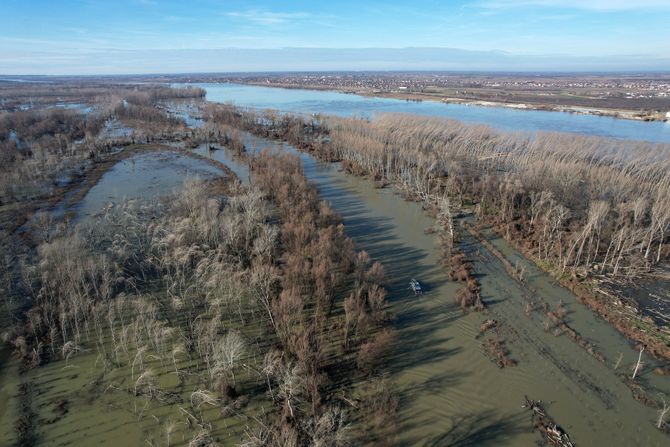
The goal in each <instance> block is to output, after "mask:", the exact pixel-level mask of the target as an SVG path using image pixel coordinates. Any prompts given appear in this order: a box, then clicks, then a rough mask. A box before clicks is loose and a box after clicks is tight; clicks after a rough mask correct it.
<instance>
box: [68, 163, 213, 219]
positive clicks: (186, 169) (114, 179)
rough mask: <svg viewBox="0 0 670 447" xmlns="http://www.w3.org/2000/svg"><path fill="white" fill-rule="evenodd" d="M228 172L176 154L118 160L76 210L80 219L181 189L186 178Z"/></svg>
mask: <svg viewBox="0 0 670 447" xmlns="http://www.w3.org/2000/svg"><path fill="white" fill-rule="evenodd" d="M222 175H225V173H224V172H223V171H222V170H221V169H219V168H217V167H215V166H212V165H210V164H209V163H207V162H206V161H203V160H198V159H195V158H191V157H189V156H187V155H183V154H178V153H176V152H169V151H165V152H147V153H139V154H135V155H132V156H130V157H128V158H126V159H124V160H121V161H119V162H118V163H117V164H116V165H114V166H113V167H112V168H111V169H110V170H109V171H108V172H106V173H105V174H104V175H103V176H102V178H101V179H100V181H99V182H98V183H97V184H96V185H95V186H94V187H93V188H91V190H90V191H89V192H88V193H87V194H86V196H85V197H84V199H83V200H82V201H81V202H80V203H79V204H78V205H77V206H76V207H75V211H76V212H77V214H78V215H79V216H91V215H93V214H95V213H97V212H99V211H100V210H101V209H102V208H103V207H104V206H105V205H107V204H109V203H119V202H120V201H122V200H124V199H135V198H142V199H150V198H153V197H157V196H160V195H164V194H168V193H170V192H172V191H173V190H175V189H176V188H179V187H181V186H182V185H183V184H184V180H186V179H187V178H189V177H191V178H195V177H199V178H201V179H209V178H213V177H215V176H222Z"/></svg>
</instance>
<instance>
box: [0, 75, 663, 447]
mask: <svg viewBox="0 0 670 447" xmlns="http://www.w3.org/2000/svg"><path fill="white" fill-rule="evenodd" d="M26 88H27V91H26V92H25V93H22V94H19V93H20V91H19V93H16V94H15V97H16V98H19V99H13V100H12V101H7V102H6V104H10V106H11V107H6V109H7V110H6V111H5V112H3V114H2V115H0V126H1V127H0V129H1V130H2V132H0V136H2V140H0V144H2V157H3V160H4V161H5V163H3V164H2V169H3V176H2V184H1V185H0V186H1V190H0V191H1V194H0V197H1V198H2V199H1V200H2V202H1V203H0V205H1V208H0V216H2V222H3V224H2V230H3V231H2V234H0V243H1V244H2V251H3V255H4V256H3V258H2V259H1V260H0V261H1V262H3V264H2V275H3V276H2V284H1V285H0V286H1V287H2V289H1V290H0V292H2V296H3V298H4V308H5V312H4V314H5V318H4V319H3V322H4V324H3V326H5V330H4V333H3V339H4V341H5V343H6V344H5V346H6V348H8V349H11V350H12V351H13V352H14V354H15V356H16V357H17V358H18V359H20V371H19V380H18V381H17V382H16V393H15V397H14V399H13V401H12V404H14V405H15V407H16V411H15V414H13V427H14V438H15V439H14V441H15V443H16V444H17V445H35V444H38V443H40V442H41V441H43V440H47V439H48V438H47V439H45V438H44V432H47V431H49V430H50V429H49V428H48V426H49V425H53V426H54V427H56V426H58V424H57V422H59V421H63V420H68V418H71V417H73V413H76V411H78V409H80V408H85V407H84V406H83V404H82V403H81V400H82V395H73V394H70V392H61V393H58V395H57V396H58V397H57V398H53V399H51V400H48V401H46V403H45V400H44V399H41V398H40V395H41V394H42V392H43V391H41V390H39V389H38V383H37V381H36V380H35V378H36V375H39V374H46V375H48V377H53V381H54V383H57V384H60V385H59V386H67V385H62V382H59V381H65V382H67V380H72V381H75V383H80V384H81V385H82V386H83V387H84V391H83V393H84V394H83V396H84V399H83V400H88V401H91V400H95V399H99V400H100V401H101V402H104V405H105V406H106V408H107V409H108V411H111V414H112V415H114V416H115V417H117V418H118V419H119V421H120V422H119V423H124V424H128V426H131V427H139V428H135V429H133V430H134V431H132V433H131V434H129V435H128V438H127V441H128V442H130V443H137V442H145V443H148V444H150V445H193V446H198V445H216V444H225V445H230V444H236V445H245V446H252V445H296V446H299V445H333V446H338V445H359V444H373V445H382V444H388V445H390V444H393V443H394V442H395V439H396V434H397V430H398V427H397V425H398V424H397V421H396V418H395V413H396V410H397V408H398V406H399V405H400V401H399V398H398V395H397V393H396V391H395V390H394V387H393V382H392V380H390V379H389V378H388V377H387V374H386V373H385V370H386V365H385V359H386V357H387V356H388V355H389V352H390V351H391V349H392V346H393V343H394V335H393V331H392V329H391V328H392V324H391V322H392V320H391V316H390V315H389V314H388V312H387V310H386V304H385V303H386V300H385V298H386V291H385V289H384V287H383V285H384V283H385V279H384V269H383V267H382V266H381V264H379V263H376V262H373V261H372V260H371V259H370V257H369V256H368V255H367V254H366V253H365V252H357V251H356V249H355V247H354V244H353V242H352V240H351V239H349V238H348V237H347V235H346V233H345V228H344V226H343V224H342V221H341V219H340V218H339V217H338V216H337V215H336V214H335V213H334V212H333V211H332V209H331V208H330V206H329V205H328V204H326V203H325V202H322V201H321V200H320V199H319V195H318V192H317V190H316V189H315V187H314V186H313V185H311V184H310V183H309V182H308V181H307V180H306V177H305V175H304V173H303V171H302V166H301V163H300V160H299V159H298V158H297V157H296V156H293V155H287V154H280V153H272V152H269V151H261V152H254V153H247V150H246V148H245V144H244V133H245V132H251V133H253V134H256V135H260V136H263V137H265V138H270V139H280V140H285V141H288V142H290V143H291V144H292V145H293V146H295V147H297V148H299V149H301V150H304V151H308V152H311V153H313V154H314V155H316V156H318V157H319V158H321V159H324V160H327V161H338V162H340V165H341V166H342V168H343V169H345V170H346V171H348V172H350V173H352V174H355V175H360V176H367V177H370V178H371V179H373V180H374V182H375V184H376V185H377V186H378V187H384V186H386V185H393V186H394V187H396V188H397V189H398V190H399V191H400V192H401V193H402V194H403V195H404V196H405V197H406V198H407V199H409V200H416V201H420V202H422V203H423V205H424V207H425V208H426V209H427V210H428V211H429V212H430V213H432V214H433V215H434V216H435V222H436V225H435V228H436V231H437V232H438V233H439V240H440V242H441V246H442V251H443V263H444V265H445V267H446V268H447V270H448V272H449V273H448V276H449V279H450V280H452V281H459V282H462V284H463V288H462V289H461V290H460V291H459V292H458V293H457V294H456V296H455V299H456V301H457V304H458V305H459V306H460V307H461V308H462V309H463V310H464V311H469V310H475V311H477V310H480V311H481V310H483V309H484V308H485V303H484V302H483V301H482V299H481V296H480V291H481V285H480V284H479V281H478V280H477V277H476V275H475V274H474V272H473V269H472V266H471V262H470V260H469V259H468V257H467V256H466V254H465V253H464V251H463V249H462V247H461V244H460V239H461V238H462V237H464V236H465V234H466V233H467V234H468V235H474V236H475V237H481V232H482V231H485V230H486V227H489V228H491V229H493V230H495V231H496V232H498V233H499V234H501V235H502V236H503V237H505V238H506V239H507V240H509V241H512V242H513V243H515V245H516V246H517V247H518V248H519V249H520V250H521V251H522V252H524V253H525V254H526V255H527V256H528V257H529V258H531V259H533V260H534V261H535V262H536V263H537V264H538V265H539V266H540V267H542V268H543V269H545V270H547V271H549V272H551V273H552V274H553V275H554V276H555V277H556V278H557V279H558V280H560V281H561V282H562V283H563V284H564V285H566V286H568V287H570V288H571V289H572V290H573V291H574V292H575V293H576V294H577V296H578V297H579V298H580V299H581V300H582V301H583V302H584V303H585V304H587V305H588V306H589V307H591V308H592V309H593V310H595V311H596V312H598V313H599V314H600V315H602V316H603V317H604V318H605V319H607V320H608V321H610V322H611V323H612V324H613V325H614V326H615V327H617V329H619V330H620V331H622V332H623V333H625V334H626V335H627V336H629V337H630V338H632V339H634V340H636V341H637V342H639V343H640V345H639V347H638V348H637V349H638V350H639V351H640V358H641V356H642V352H643V351H644V352H647V353H652V354H654V355H656V356H657V357H659V358H661V359H665V360H667V359H668V358H670V351H669V348H668V346H669V344H668V333H667V332H666V331H664V330H663V328H659V327H655V325H654V322H653V321H651V320H649V319H648V318H646V317H644V316H643V315H642V314H640V313H639V312H638V311H637V310H636V309H633V308H632V307H631V306H630V305H629V304H628V303H626V302H624V301H623V300H621V299H620V298H619V297H618V296H617V295H616V292H617V290H618V287H620V285H621V284H623V283H627V282H630V281H634V280H636V279H638V278H641V277H646V278H650V277H653V278H658V277H660V275H661V274H662V267H663V265H664V264H665V263H666V262H667V258H668V253H669V252H670V250H669V249H668V225H669V224H670V214H669V212H668V206H667V204H668V203H670V201H669V200H668V199H670V182H669V180H670V177H669V176H668V173H669V172H670V170H669V169H668V168H670V166H669V165H668V164H669V161H668V160H670V157H669V155H670V147H669V146H668V145H662V144H656V145H654V144H647V143H634V142H624V141H616V140H608V139H604V138H595V137H582V136H574V135H563V134H551V133H547V134H533V135H529V134H522V133H503V132H498V131H495V130H493V129H491V128H489V127H486V126H476V125H466V124H462V123H459V122H455V121H449V120H442V119H435V118H428V119H427V118H419V117H413V116H407V115H393V114H390V115H383V116H380V117H376V118H375V119H372V120H368V119H355V118H337V117H330V116H312V117H305V116H299V115H291V114H280V113H277V112H273V111H253V110H246V109H241V108H236V107H234V106H230V105H216V104H208V103H202V102H201V101H200V99H201V98H202V97H203V96H204V91H202V90H200V89H190V88H189V89H170V88H165V87H160V86H142V87H136V86H133V87H128V86H124V85H119V86H104V85H94V86H88V87H87V88H86V89H79V90H78V91H76V90H74V89H67V88H65V89H64V90H63V94H62V95H63V96H67V94H68V93H67V92H69V94H71V95H72V101H77V104H78V103H79V102H83V103H86V104H93V107H92V108H91V110H88V109H82V108H74V109H64V108H63V107H58V108H56V107H53V101H52V100H49V99H44V100H43V101H42V103H41V105H40V106H39V107H38V108H37V109H36V110H27V111H26V110H20V108H17V107H18V106H17V104H20V103H21V98H25V97H29V96H30V93H29V91H30V88H28V87H26ZM35 88H38V89H41V87H35ZM48 90H49V89H46V90H44V92H46V91H48ZM21 95H23V96H21ZM184 108H189V109H190V108H192V109H193V110H195V111H196V113H198V114H201V118H202V125H200V126H197V127H189V126H188V125H187V123H186V122H185V121H184V119H183V118H182V117H181V116H180V113H179V112H180V111H182V110H184ZM203 144H204V145H207V146H208V147H212V148H214V146H213V145H222V146H226V147H227V148H229V149H230V150H231V151H232V152H234V153H235V154H236V155H237V156H238V157H240V158H243V159H244V160H245V161H246V162H247V163H248V165H249V166H250V170H251V172H252V182H251V185H250V186H248V187H242V186H241V185H240V184H239V182H238V181H237V179H235V178H234V175H233V174H232V172H230V170H226V167H225V166H221V168H222V169H223V170H224V171H226V173H227V174H226V175H225V176H224V177H222V178H216V179H210V180H198V179H191V180H189V181H187V182H186V184H185V185H184V187H183V188H182V189H181V190H178V191H176V192H174V193H173V194H171V195H169V196H168V197H156V198H150V199H144V200H131V201H126V202H124V203H119V204H116V205H114V206H111V207H108V208H106V210H104V211H103V212H102V213H101V214H100V215H98V216H96V217H93V218H92V219H90V220H88V221H84V222H80V223H78V224H77V225H74V224H73V223H71V222H69V218H70V217H73V216H72V212H66V213H65V214H64V215H58V214H57V213H54V212H53V211H54V209H55V205H56V204H59V203H63V202H66V203H69V204H71V205H72V204H76V202H77V200H78V199H79V198H81V197H83V195H84V194H85V193H86V191H87V189H88V188H90V187H91V186H93V185H94V184H95V182H96V181H97V179H99V178H100V176H101V175H102V174H103V173H104V171H105V170H106V169H107V167H109V166H111V164H112V163H114V162H116V161H118V160H120V159H122V158H124V157H127V156H129V155H131V154H133V153H136V152H141V151H148V150H152V151H175V150H176V151H183V153H184V154H188V155H189V156H194V155H193V153H192V152H189V151H187V150H186V148H194V147H198V146H200V145H203ZM431 231H433V230H431ZM490 251H491V252H493V251H494V250H493V248H492V249H491V250H490ZM506 268H507V270H508V272H509V273H510V275H511V276H513V277H514V278H515V279H516V280H518V281H521V282H523V280H524V278H523V276H524V271H523V269H519V268H517V267H516V266H514V265H509V266H507V265H506ZM545 306H546V305H545ZM545 310H546V314H547V328H546V330H553V331H559V332H563V333H567V334H568V335H569V336H571V338H573V339H574V340H575V341H576V342H577V343H579V344H580V345H583V346H584V347H585V349H587V350H588V349H591V350H592V347H591V346H590V345H589V344H588V342H586V341H584V340H583V339H582V338H581V337H580V336H579V334H577V333H575V331H574V330H572V329H571V328H570V327H569V326H568V325H567V323H566V322H565V316H566V312H565V309H563V308H562V306H561V305H559V306H558V307H557V308H556V309H549V308H547V309H545ZM487 334H494V335H493V337H492V338H489V339H488V340H487V341H486V343H485V349H486V350H487V352H488V355H489V356H490V357H491V359H492V361H493V362H494V363H495V364H497V365H498V366H499V367H501V368H503V367H513V366H514V365H515V364H516V359H512V358H510V357H509V352H508V350H507V348H506V347H505V344H504V341H502V340H500V339H498V338H497V337H498V335H497V334H498V332H497V322H496V321H495V320H491V319H487V320H486V321H485V322H484V323H483V324H482V328H481V330H480V335H487ZM571 334H572V335H571ZM487 336H488V335H487ZM594 352H595V354H593V355H594V356H595V357H596V358H597V352H596V351H594ZM617 366H618V365H617ZM639 366H640V364H639V362H638V365H637V366H636V369H635V372H634V373H633V374H632V378H631V379H630V380H629V383H628V384H629V386H630V387H631V388H632V389H637V388H640V384H639V383H638V382H637V381H636V380H635V379H636V373H637V370H638V367H639ZM664 371H667V367H666V368H665V369H663V368H660V372H664ZM636 387H637V388H636ZM70 391H71V390H70ZM639 395H640V396H642V397H641V399H647V401H648V402H647V403H648V404H649V405H652V406H658V405H660V404H659V403H658V402H656V399H654V398H648V397H646V395H645V394H644V392H643V391H642V392H640V393H639ZM531 397H532V396H531ZM526 401H527V402H530V403H531V404H529V405H528V408H530V409H531V410H533V411H535V410H534V409H535V408H540V409H541V411H542V412H543V413H542V415H541V417H540V418H539V419H538V420H539V421H540V422H537V421H536V420H535V416H536V415H535V413H534V423H536V426H537V427H538V430H540V432H542V433H543V434H544V437H545V440H546V441H547V442H550V443H551V442H552V441H551V439H554V438H555V436H554V435H553V433H554V432H553V431H552V430H555V429H556V426H555V424H554V422H553V420H552V419H551V418H550V417H549V416H547V415H546V414H544V410H543V409H542V407H540V406H538V404H537V402H535V401H532V400H528V399H526ZM662 401H663V404H662V407H661V408H660V411H659V419H658V421H657V426H658V428H659V429H667V425H666V422H665V415H666V413H667V405H665V401H664V400H663V399H662ZM36 402H39V404H37V403H36ZM45 405H48V407H49V410H48V411H47V412H46V414H45V408H44V406H45ZM86 408H90V407H86ZM537 424H539V425H537ZM552 424H553V425H552ZM50 433H52V432H50ZM547 433H549V434H547ZM563 434H564V433H562V432H561V433H559V435H560V436H559V437H558V438H556V439H563V440H565V439H567V441H566V442H570V441H569V438H568V437H567V434H565V437H564V436H563ZM62 436H64V437H65V439H68V438H67V436H65V435H62ZM551 436H554V438H551ZM555 445H556V444H555ZM561 445H569V444H561Z"/></svg>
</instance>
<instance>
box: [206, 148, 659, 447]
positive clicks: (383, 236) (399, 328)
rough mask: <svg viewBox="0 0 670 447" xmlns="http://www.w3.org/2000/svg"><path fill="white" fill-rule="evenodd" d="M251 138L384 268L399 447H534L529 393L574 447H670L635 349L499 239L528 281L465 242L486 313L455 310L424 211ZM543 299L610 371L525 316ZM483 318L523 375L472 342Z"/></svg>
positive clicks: (650, 364) (537, 318)
mask: <svg viewBox="0 0 670 447" xmlns="http://www.w3.org/2000/svg"><path fill="white" fill-rule="evenodd" d="M245 138H246V139H245V144H246V146H247V149H248V150H249V151H250V152H252V151H254V150H258V149H262V148H265V147H270V148H273V149H276V150H281V151H286V150H288V151H290V152H293V153H296V154H298V155H299V156H300V158H301V159H302V161H303V164H304V167H305V174H306V175H307V177H308V178H309V179H310V180H312V181H313V182H315V184H316V185H317V187H318V189H319V192H320V194H321V197H322V198H323V199H324V200H327V201H328V202H330V204H331V206H332V207H333V209H334V210H335V211H336V212H338V213H339V214H340V215H341V216H342V217H343V219H344V224H345V229H346V232H347V234H348V235H349V236H350V237H352V238H353V239H354V240H355V242H356V244H357V247H358V248H359V249H364V250H366V251H368V253H370V255H371V256H372V258H373V259H375V260H378V261H381V262H382V263H383V264H384V267H385V268H386V271H387V274H388V278H389V279H388V284H387V287H388V289H389V292H390V296H389V299H390V306H391V308H390V310H391V312H392V313H393V314H394V315H395V323H394V326H395V330H396V340H397V342H396V348H395V351H394V353H393V355H392V356H391V358H390V359H389V366H390V369H391V377H392V379H393V381H394V384H395V386H396V388H397V389H398V390H399V391H400V393H401V404H400V415H399V416H400V430H399V433H400V439H399V441H400V445H427V446H443V445H477V446H480V445H496V446H500V445H505V446H507V445H509V446H519V445H534V442H535V440H537V439H538V435H537V434H535V433H533V432H532V426H531V419H530V413H529V412H528V411H527V410H524V409H522V408H521V403H522V401H523V399H524V396H528V397H529V398H531V399H535V400H542V402H543V403H544V405H545V407H546V409H547V411H548V412H549V414H550V415H551V416H552V417H554V418H555V419H556V421H557V422H558V423H559V424H560V425H561V426H562V427H563V428H564V429H565V430H566V431H567V432H568V433H569V434H570V436H571V437H572V440H573V441H574V442H575V443H576V444H577V445H609V446H632V445H640V446H642V445H644V446H662V445H667V443H668V438H667V436H666V435H664V434H663V433H662V432H660V431H659V430H657V429H656V428H655V427H654V425H653V424H654V422H655V420H656V411H657V410H655V409H651V408H648V407H645V406H643V405H642V404H641V403H639V402H637V401H636V400H634V399H633V397H632V393H631V390H630V389H629V388H628V387H627V386H626V385H625V383H624V382H623V378H622V376H628V377H630V375H631V371H632V367H633V365H634V363H635V361H636V360H637V351H636V350H635V349H634V347H633V346H632V345H631V344H630V343H629V342H628V341H627V340H626V339H625V338H624V337H623V336H622V335H621V334H619V333H618V332H617V331H616V330H615V329H613V328H612V327H611V326H610V325H608V324H607V323H606V322H605V321H603V320H601V319H600V318H598V317H597V316H595V315H594V314H593V313H592V312H591V311H589V310H588V309H587V308H586V307H585V306H583V305H582V304H580V303H578V302H577V300H576V299H575V297H574V296H573V295H572V293H571V292H569V291H568V290H567V289H564V288H563V287H561V286H560V285H558V284H556V283H555V281H553V280H552V279H551V278H549V277H548V276H547V275H546V274H545V273H544V272H542V271H541V270H539V269H538V268H536V267H535V266H534V265H533V264H532V263H531V262H529V261H527V260H525V259H524V258H523V256H522V255H521V254H520V253H518V252H517V251H515V250H514V249H513V248H511V247H510V246H509V245H508V244H507V243H506V242H505V241H504V240H503V239H501V238H499V237H495V236H493V235H491V234H489V235H487V237H488V238H489V240H490V241H491V242H492V244H493V245H494V246H495V247H496V248H497V249H498V250H499V251H501V252H502V253H503V254H504V255H505V257H507V258H508V260H510V262H511V263H512V264H516V265H523V267H524V268H525V271H526V279H525V281H524V282H523V283H520V282H518V281H517V280H515V279H513V278H512V277H510V276H509V275H508V273H507V272H506V271H505V268H504V266H503V265H502V263H501V262H500V261H499V260H498V259H497V258H496V257H494V256H493V255H492V254H491V253H489V252H488V251H487V250H486V249H485V248H484V247H483V246H482V245H481V244H480V243H479V242H478V241H477V240H475V239H474V238H473V237H471V236H469V235H468V234H467V233H466V234H464V236H463V241H462V245H463V248H464V250H465V251H466V253H467V254H468V257H469V258H471V259H473V261H474V267H475V272H476V274H477V276H478V279H479V280H480V282H481V284H482V297H483V300H484V302H485V303H486V305H487V310H486V311H485V312H484V313H476V312H475V313H469V314H463V313H462V311H461V310H460V309H459V308H458V307H457V306H456V304H455V302H454V295H455V293H456V291H457V290H458V289H459V288H460V287H461V284H459V283H454V282H450V281H449V280H448V279H447V276H446V274H445V271H444V270H443V269H442V268H440V267H439V262H440V251H439V248H438V247H437V244H436V238H435V236H432V235H427V234H425V233H424V229H426V228H428V227H430V226H432V225H433V224H434V221H433V219H431V218H429V217H427V216H426V215H425V213H424V212H423V211H422V209H421V206H420V205H419V204H417V203H413V202H406V201H404V200H403V199H401V198H400V197H399V196H398V195H396V194H394V193H393V191H391V190H390V189H382V190H379V189H376V188H375V187H374V185H373V183H372V182H370V181H368V180H365V179H361V178H358V177H355V176H351V175H348V174H345V173H343V172H341V171H339V170H338V167H337V165H334V164H329V163H323V162H320V161H318V160H315V159H314V158H312V157H311V156H309V155H307V154H304V153H299V152H297V151H296V150H295V149H293V148H291V147H290V146H288V145H287V144H285V143H278V142H273V141H267V140H264V139H261V138H256V137H253V136H250V135H246V136H245ZM225 152H227V151H215V152H214V153H213V155H212V156H213V157H217V159H219V160H220V161H223V162H228V163H232V164H233V165H237V167H236V168H234V169H237V170H238V171H239V172H243V169H244V167H243V165H244V163H243V161H241V160H239V159H234V158H228V159H227V160H226V159H225V157H230V155H227V156H226V155H224V154H225ZM231 168H233V166H232V165H231ZM410 278H417V279H419V280H420V281H421V282H422V284H423V285H424V287H425V289H426V293H425V294H424V295H423V296H421V297H418V298H417V297H415V296H414V295H413V294H412V293H411V292H410V291H409V290H408V287H407V286H408V282H409V279H410ZM540 301H542V302H546V303H547V304H548V305H549V306H550V307H551V308H555V307H556V306H557V305H558V304H559V303H563V305H564V306H565V308H566V310H567V317H566V321H567V323H568V324H569V325H570V327H572V328H573V329H574V330H575V331H577V333H579V334H580V335H581V336H582V337H584V338H586V339H587V340H588V341H589V342H590V343H592V344H593V345H594V346H595V347H596V350H597V351H598V352H599V353H600V354H601V355H603V357H604V358H605V362H604V363H603V362H601V361H599V360H597V359H596V358H594V357H593V356H592V355H590V354H589V353H588V352H587V351H586V350H585V349H583V348H582V347H580V346H579V345H578V344H577V343H576V342H575V341H573V340H571V339H569V338H568V337H567V336H566V335H559V336H556V335H554V334H553V333H552V332H551V331H549V332H547V331H545V328H544V321H545V317H544V314H543V312H541V311H534V312H529V313H528V315H527V314H526V306H527V304H528V303H535V304H538V303H539V302H540ZM487 318H492V319H495V320H496V321H497V322H498V325H499V328H500V334H501V338H502V339H504V340H505V342H506V346H507V348H508V349H509V351H510V357H511V358H513V359H515V360H516V361H517V362H518V364H517V366H514V367H508V368H504V369H499V368H498V367H497V366H496V365H495V364H494V363H493V362H492V361H491V360H490V359H489V358H488V356H487V354H486V352H485V351H484V348H483V346H482V343H483V342H484V341H485V340H486V338H487V337H488V336H490V334H487V335H484V336H483V337H479V338H478V337H477V336H478V333H479V328H480V325H481V323H482V322H483V321H484V320H485V319H487ZM620 356H621V361H620V365H619V367H618V369H617V370H615V365H616V363H617V360H618V359H619V357H620ZM643 358H644V361H645V363H644V369H643V370H642V373H641V375H639V376H638V377H639V379H638V380H639V381H640V382H641V383H642V384H644V386H645V388H647V390H648V392H649V396H650V397H651V398H652V399H656V398H658V395H657V392H661V391H662V392H663V393H664V394H665V395H666V396H668V395H670V380H669V379H668V378H667V377H661V376H657V375H655V374H653V372H652V370H653V368H654V367H655V366H656V362H655V361H654V360H653V359H651V358H648V357H646V356H645V357H643Z"/></svg>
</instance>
